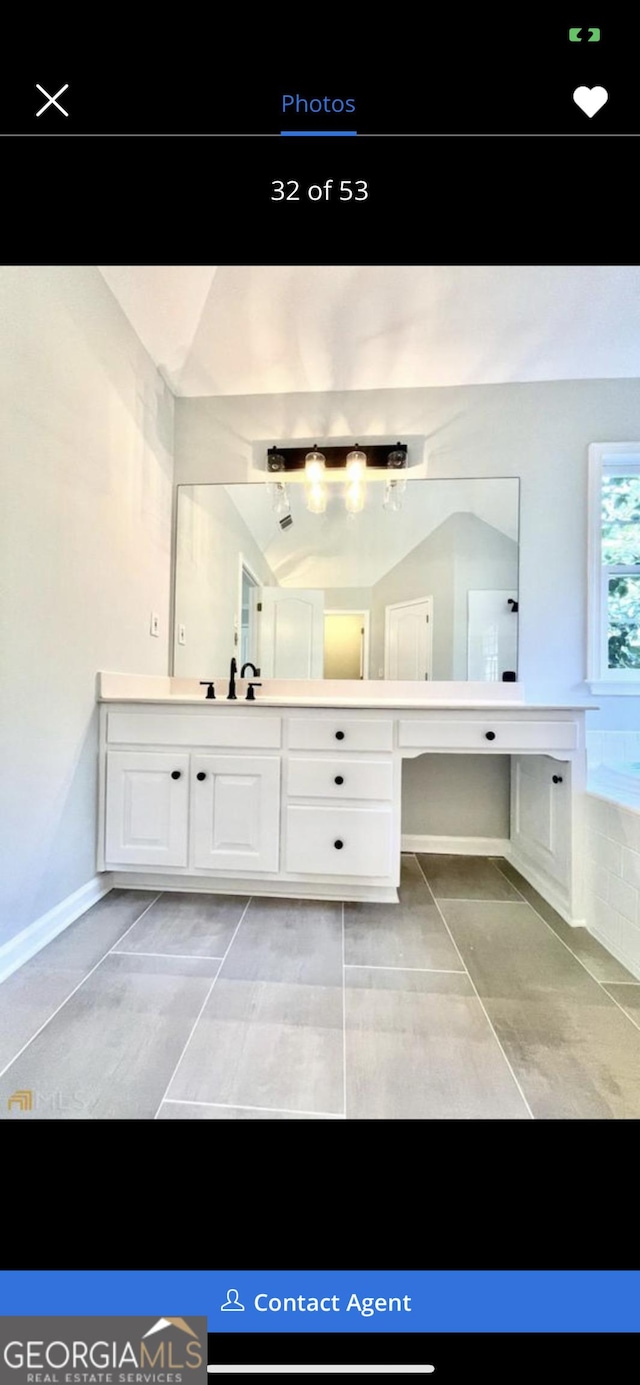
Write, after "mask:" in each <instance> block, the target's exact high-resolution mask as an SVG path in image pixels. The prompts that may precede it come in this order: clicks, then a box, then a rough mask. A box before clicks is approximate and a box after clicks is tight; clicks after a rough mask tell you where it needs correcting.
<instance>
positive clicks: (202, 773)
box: [196, 769, 207, 783]
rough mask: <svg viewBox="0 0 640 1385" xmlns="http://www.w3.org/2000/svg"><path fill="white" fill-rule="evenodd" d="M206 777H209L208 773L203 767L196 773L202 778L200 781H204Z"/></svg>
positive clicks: (197, 777) (198, 777) (197, 776)
mask: <svg viewBox="0 0 640 1385" xmlns="http://www.w3.org/2000/svg"><path fill="white" fill-rule="evenodd" d="M206 777H207V776H206V774H205V772H204V770H203V769H200V770H198V773H197V774H196V779H199V780H200V783H202V780H203V779H206Z"/></svg>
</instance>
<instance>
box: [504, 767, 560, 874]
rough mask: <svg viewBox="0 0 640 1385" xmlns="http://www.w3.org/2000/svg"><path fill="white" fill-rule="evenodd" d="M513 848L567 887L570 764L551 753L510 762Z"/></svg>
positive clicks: (536, 867) (534, 866) (544, 872)
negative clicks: (552, 755) (554, 758)
mask: <svg viewBox="0 0 640 1385" xmlns="http://www.w3.org/2000/svg"><path fill="white" fill-rule="evenodd" d="M511 849H512V851H514V852H516V853H517V854H518V855H519V856H520V858H521V859H522V858H524V859H526V860H527V861H529V862H530V863H531V866H532V867H533V868H534V869H537V870H539V871H541V872H542V873H543V874H544V875H546V876H551V878H552V879H553V880H554V881H555V882H556V883H557V884H558V885H559V886H560V888H561V889H562V888H564V887H565V886H566V883H567V881H568V878H569V869H570V864H571V764H570V763H569V762H566V763H565V762H564V761H558V760H553V759H551V758H550V756H548V755H514V757H513V760H512V762H511Z"/></svg>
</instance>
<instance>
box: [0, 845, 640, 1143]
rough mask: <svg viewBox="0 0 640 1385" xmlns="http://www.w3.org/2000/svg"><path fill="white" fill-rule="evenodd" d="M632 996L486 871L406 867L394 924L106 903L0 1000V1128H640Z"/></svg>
mask: <svg viewBox="0 0 640 1385" xmlns="http://www.w3.org/2000/svg"><path fill="white" fill-rule="evenodd" d="M516 936H517V939H518V943H517V946H514V937H516ZM639 997H640V983H636V982H635V981H634V979H633V977H631V976H630V975H629V973H628V972H626V971H625V969H624V967H622V966H621V965H620V964H619V963H618V962H617V961H615V959H614V958H613V957H611V956H610V954H609V953H608V952H605V951H604V949H603V948H601V947H600V946H599V944H598V943H597V942H596V941H595V939H594V938H592V937H591V936H590V935H588V934H585V933H584V931H583V930H582V929H572V928H570V927H569V926H568V925H567V924H565V923H563V922H562V920H561V919H560V918H559V917H558V915H557V914H556V913H554V911H553V909H551V908H550V906H549V905H548V904H546V903H545V901H544V900H542V899H541V898H540V896H539V895H537V894H536V892H535V890H533V889H532V887H531V886H530V885H528V884H527V883H526V882H525V881H524V880H523V879H522V877H521V876H519V875H518V874H517V872H516V871H514V870H513V869H512V868H511V867H509V866H507V865H506V864H505V863H504V862H503V861H500V860H495V861H493V860H490V859H488V858H482V857H464V856H435V855H422V856H420V857H416V856H411V855H407V856H405V857H404V858H403V873H402V885H401V891H400V903H399V904H395V905H383V904H355V903H350V904H344V905H343V904H341V903H339V902H333V901H332V902H326V903H322V902H314V901H310V900H304V901H300V900H295V899H291V900H277V899H252V900H250V901H249V900H247V899H240V898H235V897H233V898H232V897H230V896H224V895H206V894H192V895H187V894H172V893H165V894H161V895H158V896H156V895H154V894H152V893H150V892H144V891H133V890H130V891H127V890H114V891H112V892H111V893H110V894H109V895H107V896H105V898H104V899H103V900H101V901H100V902H99V903H98V904H96V905H94V907H93V908H92V909H91V910H89V911H88V912H87V913H86V914H84V915H83V917H82V918H81V919H79V920H78V921H77V922H76V923H75V924H72V925H71V926H70V927H69V928H67V929H66V930H65V932H64V933H62V934H61V935H60V936H59V937H58V938H56V939H55V940H54V941H53V942H52V943H50V944H49V946H48V947H46V948H44V949H43V950H42V952H40V953H38V955H37V956H36V957H34V958H33V959H32V960H31V961H30V962H27V963H26V965H25V966H24V967H22V968H21V969H20V971H17V972H15V973H14V974H13V976H11V977H9V979H8V980H7V981H5V982H4V984H3V985H2V986H1V987H0V999H1V1001H2V1006H1V1009H0V1016H1V1018H0V1063H1V1064H2V1065H3V1066H5V1072H4V1075H3V1077H2V1081H1V1083H0V1114H1V1115H2V1118H3V1119H9V1120H30V1119H36V1118H38V1117H40V1118H46V1119H59V1120H73V1119H79V1120H91V1119H99V1118H103V1119H109V1118H114V1119H115V1118H118V1117H120V1118H125V1119H130V1120H136V1119H140V1120H150V1119H152V1118H153V1117H154V1116H155V1115H157V1116H158V1118H159V1119H161V1120H184V1119H190V1120H270V1119H273V1120H291V1119H294V1120H295V1119H318V1120H320V1119H344V1118H345V1115H346V1116H347V1117H348V1118H350V1119H358V1118H367V1117H373V1118H378V1119H392V1120H393V1119H397V1120H402V1119H411V1118H419V1119H422V1120H446V1119H450V1118H459V1119H474V1118H475V1119H502V1120H514V1119H515V1120H519V1119H529V1118H530V1116H531V1115H533V1116H534V1117H540V1118H568V1119H577V1118H605V1119H624V1118H636V1119H637V1118H638V1117H640V1086H639V1084H638V1071H639V1070H640V1032H639V1027H638V1024H637V1023H636V1020H637V1018H638V1015H639V1014H640V1009H639ZM16 1092H30V1093H31V1094H32V1107H31V1109H30V1110H29V1109H20V1108H19V1107H16V1106H12V1108H11V1109H8V1101H9V1100H10V1098H11V1096H12V1094H13V1093H16Z"/></svg>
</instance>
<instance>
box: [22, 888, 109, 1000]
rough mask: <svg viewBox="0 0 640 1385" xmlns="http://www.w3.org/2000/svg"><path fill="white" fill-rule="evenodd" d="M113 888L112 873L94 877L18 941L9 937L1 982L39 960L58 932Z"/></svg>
mask: <svg viewBox="0 0 640 1385" xmlns="http://www.w3.org/2000/svg"><path fill="white" fill-rule="evenodd" d="M112 889H113V880H112V877H111V874H110V873H109V872H105V873H104V874H101V875H94V876H93V877H92V879H91V880H88V881H87V883H86V885H81V886H80V889H79V890H74V892H73V894H69V895H67V897H66V899H61V900H60V903H59V904H56V905H54V908H53V909H49V911H48V913H46V914H41V915H40V918H39V919H34V921H33V923H30V924H28V925H27V927H26V928H23V930H22V932H21V933H17V934H16V936H15V938H9V941H8V942H6V943H5V944H4V945H3V947H0V982H2V981H6V979H7V977H8V976H11V974H12V972H14V971H17V970H18V967H21V966H23V965H24V963H25V962H28V961H29V959H30V958H31V957H35V955H36V952H39V951H40V949H41V948H43V947H46V945H47V943H50V942H52V941H53V939H54V938H57V936H58V933H62V932H63V930H64V929H65V928H68V926H69V924H70V923H75V920H76V919H78V918H80V915H81V914H84V913H86V911H87V909H90V908H91V905H92V904H97V902H98V900H99V899H102V896H103V895H105V894H108V893H109V890H112Z"/></svg>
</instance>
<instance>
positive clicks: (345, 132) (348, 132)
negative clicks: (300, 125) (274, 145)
mask: <svg viewBox="0 0 640 1385" xmlns="http://www.w3.org/2000/svg"><path fill="white" fill-rule="evenodd" d="M357 133H358V131H357V130H281V131H280V134H281V135H298V136H302V138H303V139H309V138H310V137H312V136H313V135H315V136H316V137H317V136H318V135H321V136H325V135H330V136H335V135H357Z"/></svg>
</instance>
